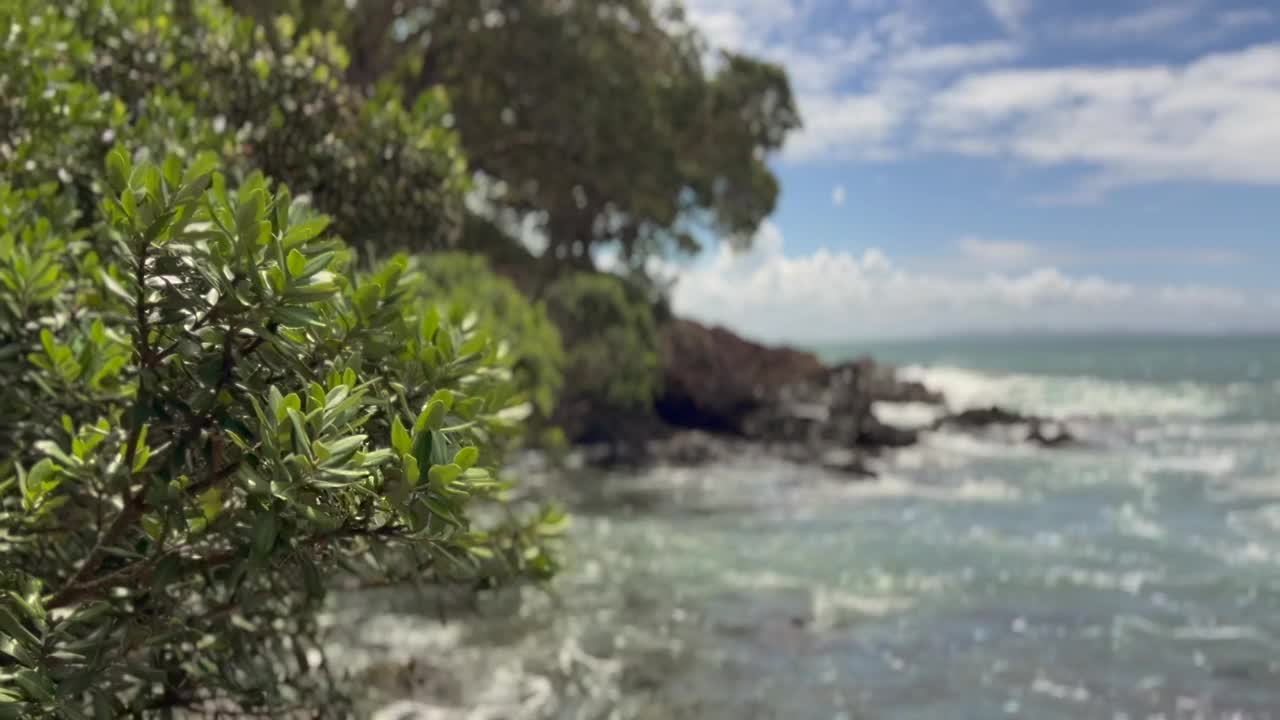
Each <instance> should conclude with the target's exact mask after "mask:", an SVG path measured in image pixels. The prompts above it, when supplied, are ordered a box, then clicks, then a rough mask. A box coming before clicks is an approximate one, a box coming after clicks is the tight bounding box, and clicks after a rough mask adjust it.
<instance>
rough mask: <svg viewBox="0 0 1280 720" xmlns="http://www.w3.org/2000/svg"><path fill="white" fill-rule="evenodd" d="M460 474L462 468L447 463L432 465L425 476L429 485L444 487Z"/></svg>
mask: <svg viewBox="0 0 1280 720" xmlns="http://www.w3.org/2000/svg"><path fill="white" fill-rule="evenodd" d="M461 474H462V468H460V467H458V466H457V465H454V464H452V463H450V464H448V465H432V466H431V469H430V470H428V471H427V478H428V479H429V480H430V481H431V487H434V488H441V489H443V488H446V487H448V486H449V483H451V482H453V481H454V480H456V479H458V476H459V475H461Z"/></svg>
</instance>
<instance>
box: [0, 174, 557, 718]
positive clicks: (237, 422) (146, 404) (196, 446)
mask: <svg viewBox="0 0 1280 720" xmlns="http://www.w3.org/2000/svg"><path fill="white" fill-rule="evenodd" d="M216 164H217V162H216V160H215V159H214V158H213V157H212V156H209V155H202V156H200V157H198V158H196V159H195V160H194V161H193V162H192V163H190V164H188V165H187V166H186V167H185V168H184V167H183V166H182V164H181V162H180V161H178V160H177V159H176V158H170V159H168V160H166V162H165V163H164V164H163V165H161V166H155V165H149V164H146V165H140V166H138V167H136V168H135V167H131V164H130V162H129V160H128V158H127V156H126V155H125V154H124V153H123V152H120V151H115V152H113V153H112V154H111V155H110V157H109V160H108V163H107V178H108V179H109V184H110V185H111V187H112V188H113V191H112V193H111V194H110V195H109V196H108V197H107V198H106V199H105V200H104V202H103V204H102V217H103V219H104V221H105V225H106V229H105V230H104V233H103V235H104V238H103V243H102V245H103V248H102V250H103V252H102V254H101V255H99V254H98V253H97V252H96V251H95V250H94V249H93V248H92V243H89V242H86V241H85V240H84V239H82V238H77V237H76V236H75V235H71V236H67V235H65V234H63V233H60V232H57V231H55V230H54V228H53V226H52V224H51V223H50V222H49V221H48V220H47V219H45V218H43V217H40V216H39V215H38V214H37V213H36V212H34V211H33V210H32V206H31V204H30V201H31V200H32V199H33V198H32V196H33V194H34V193H22V192H15V191H13V190H11V189H8V188H6V189H4V191H3V193H2V194H0V198H3V200H4V206H3V207H4V210H5V213H4V223H5V224H4V227H3V235H2V236H0V258H3V265H0V340H2V342H0V346H2V347H4V348H5V352H4V353H3V357H2V358H0V366H2V367H0V369H2V371H3V372H5V373H6V376H7V377H9V378H12V379H13V382H10V383H6V384H5V385H4V386H3V390H2V392H3V394H2V395H0V407H3V408H4V409H5V418H6V420H5V424H4V425H3V427H2V428H0V432H2V433H3V434H2V435H0V447H3V448H5V449H6V450H5V455H4V457H3V458H0V489H2V490H3V492H2V494H0V503H3V504H2V506H0V508H2V512H0V550H3V554H4V558H5V562H4V571H3V572H2V573H0V591H2V592H4V596H3V599H0V715H4V716H9V717H17V716H21V717H42V716H45V715H49V716H54V715H56V716H69V717H75V716H79V715H89V714H94V713H96V714H97V716H99V717H117V716H119V715H121V714H126V713H137V712H142V711H145V710H148V709H160V708H165V707H190V708H198V709H210V708H214V707H218V706H220V704H221V706H222V707H224V708H225V707H228V706H229V707H235V708H237V709H239V710H241V711H266V710H268V709H279V708H281V707H288V706H291V705H294V704H310V703H311V702H314V693H316V692H318V691H319V687H318V686H319V685H321V684H323V683H324V681H325V679H326V678H325V675H324V673H323V672H317V670H318V669H322V668H323V666H322V665H321V664H320V662H321V661H320V658H321V655H319V646H318V644H317V643H316V634H315V633H316V628H315V614H314V611H315V609H316V603H317V601H318V600H319V599H320V598H321V597H322V595H323V591H324V584H323V582H322V581H321V578H322V577H323V576H324V575H325V574H327V573H329V572H331V571H333V570H334V569H337V568H343V567H345V568H347V569H348V570H349V571H350V572H356V573H358V574H359V575H361V576H363V577H367V578H372V577H376V576H378V575H379V574H380V573H381V574H382V575H383V576H384V577H382V578H381V579H384V580H385V579H395V577H397V576H399V575H400V574H402V573H406V572H407V573H413V574H418V573H430V574H432V575H433V576H435V577H437V578H439V579H441V580H442V581H447V580H456V579H463V578H470V577H475V576H477V575H480V576H487V575H494V574H505V573H509V572H520V573H524V574H528V575H532V576H535V577H544V576H546V575H547V574H548V573H550V572H551V571H552V570H553V569H554V564H553V562H552V561H551V559H550V558H549V556H547V555H546V554H545V553H544V552H543V550H542V549H541V547H540V546H539V545H538V544H536V543H532V544H531V542H530V541H531V540H532V539H534V538H536V537H537V533H538V532H539V530H542V531H548V530H554V527H553V526H554V525H555V523H557V522H558V521H559V518H558V516H556V515H554V514H550V515H547V516H545V517H543V518H541V520H542V521H543V522H542V523H541V525H540V526H530V527H527V528H526V527H517V526H512V527H505V528H504V527H499V528H494V529H491V530H490V531H484V530H482V529H480V528H477V527H475V526H473V525H472V523H471V522H469V520H468V518H467V514H466V513H467V508H468V506H469V505H470V504H471V503H473V502H475V501H476V499H478V498H483V497H486V496H490V495H492V494H493V493H495V492H496V491H498V490H499V489H500V487H501V485H500V483H499V482H498V480H497V479H496V478H495V476H494V473H493V468H492V463H493V461H494V460H495V459H496V458H494V457H493V456H492V455H491V454H488V453H486V448H489V447H491V446H492V445H493V443H494V442H495V440H496V439H497V438H499V437H500V436H501V435H502V434H504V433H507V432H510V431H511V430H512V428H513V427H514V426H515V425H516V424H517V423H518V422H519V421H520V420H521V419H522V418H523V417H524V416H525V415H527V413H528V409H527V407H525V406H520V405H513V404H512V400H511V398H512V397H513V396H514V394H515V393H516V388H515V387H514V386H513V383H512V372H511V365H512V358H511V357H510V355H509V354H507V353H505V351H504V349H503V347H502V343H500V342H496V341H495V340H494V339H493V338H492V337H491V336H489V335H488V334H486V333H485V332H483V331H482V330H481V329H480V328H479V327H478V326H477V325H476V323H474V322H463V323H461V324H454V323H452V322H450V319H449V318H448V317H442V316H441V314H440V313H439V312H438V310H437V309H436V304H435V303H432V302H430V301H428V300H426V299H424V297H425V296H427V294H428V293H427V292H425V289H424V287H423V285H424V283H425V282H426V281H425V279H424V278H423V276H422V275H421V274H417V273H413V272H411V271H410V268H409V265H410V263H409V262H408V261H407V259H405V258H402V257H401V258H395V259H393V260H391V261H389V262H387V263H384V264H382V265H380V266H378V267H376V268H374V269H372V270H370V271H368V272H357V271H353V270H352V269H351V266H350V252H349V251H348V250H347V249H346V248H345V247H344V246H343V245H342V244H341V243H340V242H339V241H336V240H333V239H329V238H327V237H326V235H325V230H326V225H327V220H326V219H325V218H323V217H321V216H316V215H312V214H309V213H306V212H304V211H301V210H300V209H299V208H297V207H295V205H294V203H293V202H292V200H291V198H290V196H289V193H288V190H286V189H284V188H283V187H281V188H279V189H276V190H274V191H273V190H272V188H271V187H270V186H269V185H268V183H267V182H266V181H265V180H264V179H263V178H262V176H261V175H252V176H250V177H249V178H248V180H247V181H246V182H245V183H244V184H243V185H242V186H241V187H240V188H239V189H238V191H233V190H232V189H230V188H228V187H226V183H225V180H224V178H223V177H222V175H220V174H218V173H216V172H215V171H214V170H215V166H216ZM36 199H38V198H36ZM396 547H401V548H403V549H404V552H406V553H408V554H409V555H410V556H411V557H412V559H413V560H414V562H413V563H411V564H408V565H406V564H405V563H404V562H403V559H404V558H403V557H402V556H401V557H399V559H398V560H397V561H395V562H391V561H389V560H387V558H388V555H387V553H388V551H389V549H391V548H396ZM386 574H390V575H391V578H386V577H385V575H386Z"/></svg>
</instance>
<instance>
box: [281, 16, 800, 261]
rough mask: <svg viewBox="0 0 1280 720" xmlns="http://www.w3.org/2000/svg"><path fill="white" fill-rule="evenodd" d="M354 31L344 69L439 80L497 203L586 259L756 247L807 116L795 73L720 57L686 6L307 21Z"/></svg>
mask: <svg viewBox="0 0 1280 720" xmlns="http://www.w3.org/2000/svg"><path fill="white" fill-rule="evenodd" d="M306 17H307V18H308V21H309V22H312V23H316V24H317V25H319V26H321V27H328V28H334V29H339V30H344V31H345V37H346V38H347V40H348V43H349V46H350V47H351V53H352V55H351V63H350V65H349V66H348V76H347V77H348V79H349V81H351V82H352V83H354V84H356V85H357V86H365V87H372V86H373V85H374V84H376V83H377V82H378V81H379V80H380V79H382V78H385V77H389V76H392V77H396V78H398V79H400V80H402V81H403V82H404V83H405V85H406V86H407V87H409V88H411V89H412V90H414V91H417V90H421V89H425V88H430V87H437V86H438V87H444V88H446V89H447V90H448V94H449V96H450V98H451V99H452V109H453V113H454V116H455V118H456V122H457V127H458V128H459V131H460V133H461V138H462V143H463V146H464V148H465V150H466V153H467V155H468V157H469V158H470V161H471V163H472V166H473V167H474V168H475V169H476V170H478V171H480V172H482V173H483V174H485V175H487V176H488V177H489V178H490V179H491V180H492V181H493V182H491V183H489V184H487V187H488V188H489V189H490V192H489V193H488V199H489V200H490V201H491V202H492V203H493V204H494V206H495V207H497V208H501V209H506V210H510V211H513V212H516V213H519V214H522V215H524V214H532V215H534V216H536V217H539V218H541V219H542V222H541V227H542V231H543V233H544V234H545V235H546V238H547V240H548V243H549V247H548V249H547V251H546V256H547V257H550V258H552V259H554V260H556V261H558V263H557V264H567V265H569V266H572V267H579V268H582V267H589V266H590V265H591V262H592V253H593V251H594V250H596V249H598V248H602V247H608V246H612V247H614V248H616V249H617V251H618V253H619V255H620V257H621V258H622V259H623V260H624V261H626V262H628V263H631V264H632V265H634V266H637V267H642V266H643V263H644V260H645V258H646V257H649V256H651V255H655V254H664V253H668V252H671V251H672V250H676V249H678V250H682V251H694V250H696V249H697V248H698V247H699V241H698V238H699V236H700V235H703V234H705V233H711V234H714V235H716V236H718V237H720V238H723V239H725V240H728V241H730V242H733V243H734V244H737V245H743V244H746V243H748V242H749V241H750V239H751V237H752V236H753V234H754V232H755V230H756V229H757V228H758V226H759V224H760V223H761V222H762V221H763V219H764V218H765V217H767V216H768V215H769V214H770V213H771V212H772V210H773V208H774V204H775V202H776V199H777V195H778V183H777V180H776V178H775V177H774V175H773V173H772V172H771V170H770V169H769V167H768V165H767V164H766V156H767V154H768V153H769V152H771V151H774V150H776V149H778V148H780V147H781V146H782V144H783V142H784V141H785V139H786V136H787V134H788V133H789V132H790V131H791V130H793V129H795V128H797V127H798V126H799V117H798V114H797V111H796V108H795V105H794V102H793V99H792V95H791V90H790V86H789V83H788V80H787V76H786V74H785V72H784V71H783V70H782V69H780V68H778V67H777V66H774V65H771V64H768V63H764V62H761V61H759V60H756V59H753V58H750V57H746V56H743V55H738V54H732V53H720V54H719V55H718V56H716V57H715V58H710V55H709V53H708V51H707V48H706V46H705V44H704V42H703V41H702V39H701V38H700V36H699V35H698V34H697V33H696V32H695V31H694V30H693V29H692V28H691V27H690V26H689V25H688V24H687V23H686V22H685V21H684V18H683V14H682V12H681V11H680V9H679V8H678V7H674V8H670V9H666V10H660V9H659V8H657V7H655V5H654V3H653V2H652V0H608V1H604V2H602V1H601V0H570V1H568V2H565V1H561V0H407V1H406V0H361V2H359V3H356V4H355V6H354V10H352V11H350V12H347V11H345V10H343V9H341V8H334V6H333V5H332V4H324V3H317V4H316V5H315V6H314V12H312V13H311V14H310V15H307V16H306Z"/></svg>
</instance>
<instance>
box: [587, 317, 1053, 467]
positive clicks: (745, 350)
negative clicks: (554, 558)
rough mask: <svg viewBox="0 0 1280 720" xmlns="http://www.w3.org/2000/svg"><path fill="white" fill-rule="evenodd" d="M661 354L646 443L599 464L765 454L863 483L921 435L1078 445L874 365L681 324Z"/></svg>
mask: <svg viewBox="0 0 1280 720" xmlns="http://www.w3.org/2000/svg"><path fill="white" fill-rule="evenodd" d="M660 350H661V352H660V357H661V362H662V370H663V387H664V390H663V392H662V395H661V397H660V398H659V399H658V400H657V402H656V404H655V415H656V417H657V419H658V420H659V421H660V423H658V424H656V425H653V426H652V427H649V429H648V430H643V429H642V430H641V434H642V435H646V433H647V436H646V438H644V439H642V441H641V442H638V443H637V442H627V443H616V442H615V443H612V444H611V445H610V447H609V448H608V449H607V450H600V453H599V454H600V457H601V458H608V459H609V460H610V461H612V462H622V463H626V464H631V463H643V462H651V461H655V460H657V461H662V462H667V463H671V464H675V465H696V464H700V463H704V462H709V461H713V460H718V459H724V458H728V457H740V456H742V454H743V453H744V452H746V451H747V449H748V448H750V449H751V450H759V449H766V450H768V451H769V452H772V453H775V454H777V455H781V456H782V457H786V458H789V459H791V460H794V461H796V462H800V463H803V464H810V465H817V466H821V467H824V468H827V469H831V470H837V471H841V472H845V473H848V474H850V475H852V476H859V477H861V476H865V475H869V474H870V473H869V472H868V471H867V469H866V463H865V458H866V456H868V455H874V454H876V453H879V452H881V451H883V450H885V449H891V448H903V447H908V446H911V445H913V444H915V443H916V442H918V441H919V437H920V434H921V432H928V431H936V430H941V429H943V428H947V429H958V430H964V431H977V430H982V429H985V428H992V427H1009V428H1016V427H1022V428H1025V436H1024V438H1023V439H1025V441H1027V442H1032V443H1035V444H1037V445H1040V446H1042V447H1061V446H1063V445H1068V444H1070V443H1072V442H1074V437H1073V436H1072V434H1071V433H1070V431H1069V430H1068V429H1067V428H1066V427H1065V426H1062V425H1061V424H1059V423H1055V422H1052V421H1049V420H1045V419H1042V418H1037V417H1031V416H1026V415H1022V414H1020V413H1017V412H1013V411H1010V410H1007V409H1004V408H1001V407H997V406H992V407H987V408H975V409H968V410H964V411H961V412H956V413H950V414H944V413H945V398H943V396H942V395H941V394H940V393H937V392H934V391H932V390H930V389H929V388H927V387H926V386H924V385H923V384H922V383H919V382H914V381H904V380H901V379H900V378H899V376H898V373H897V371H896V370H895V368H893V367H892V366H889V365H882V364H879V363H877V362H875V361H874V360H872V359H871V358H866V357H864V358H859V359H857V360H854V361H851V362H846V363H841V364H839V365H835V366H830V367H828V366H825V365H824V364H823V363H822V362H821V361H820V360H819V359H818V357H817V356H816V355H813V354H812V353H807V352H802V351H799V350H795V349H792V348H786V347H770V346H767V345H762V344H760V343H755V342H751V341H749V340H745V339H743V338H741V337H738V336H737V335H735V334H733V333H732V332H729V331H728V330H725V329H723V328H718V327H706V326H703V325H700V324H698V323H696V322H693V321H691V320H679V319H676V320H672V321H671V322H669V323H667V324H666V325H665V327H664V328H663V329H662V331H661V336H660ZM877 403H894V404H911V405H921V404H923V405H928V406H934V407H936V408H937V411H938V413H939V414H941V418H940V419H939V420H937V421H936V422H935V423H933V424H932V426H930V425H927V424H925V425H924V426H923V427H915V428H912V427H899V426H897V425H894V424H892V423H888V422H884V421H882V420H881V419H880V418H878V417H877V416H876V412H875V407H876V405H877ZM641 427H646V426H643V424H641ZM659 428H661V430H660V429H659ZM1015 432H1016V430H1015Z"/></svg>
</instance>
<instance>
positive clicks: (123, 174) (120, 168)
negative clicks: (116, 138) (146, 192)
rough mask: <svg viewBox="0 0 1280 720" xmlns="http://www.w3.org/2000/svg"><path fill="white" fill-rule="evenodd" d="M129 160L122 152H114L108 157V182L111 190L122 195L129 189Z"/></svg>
mask: <svg viewBox="0 0 1280 720" xmlns="http://www.w3.org/2000/svg"><path fill="white" fill-rule="evenodd" d="M129 173H130V168H129V158H128V156H127V155H125V154H124V152H122V151H120V150H112V151H111V152H110V153H109V154H108V155H107V182H109V183H111V189H112V190H115V191H116V192H117V193H122V192H124V191H125V189H126V188H128V187H129Z"/></svg>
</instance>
